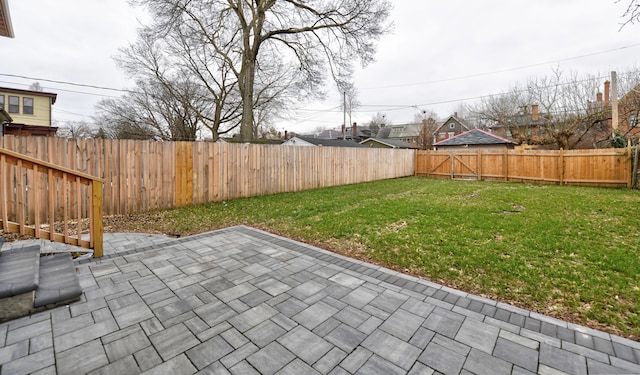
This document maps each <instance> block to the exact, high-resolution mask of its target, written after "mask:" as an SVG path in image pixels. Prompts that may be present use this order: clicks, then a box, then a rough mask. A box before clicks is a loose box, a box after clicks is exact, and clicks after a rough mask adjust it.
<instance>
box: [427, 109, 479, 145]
mask: <svg viewBox="0 0 640 375" xmlns="http://www.w3.org/2000/svg"><path fill="white" fill-rule="evenodd" d="M472 128H473V127H472V126H470V125H469V124H467V123H466V121H464V120H463V119H461V118H459V117H458V113H454V114H453V116H450V117H449V118H448V119H447V120H445V122H443V123H442V125H440V126H439V127H438V128H437V129H436V130H435V131H434V132H433V136H434V144H435V143H438V142H442V141H443V140H445V139H449V138H453V137H455V136H457V135H459V134H462V133H464V132H467V131H469V130H471V129H472Z"/></svg>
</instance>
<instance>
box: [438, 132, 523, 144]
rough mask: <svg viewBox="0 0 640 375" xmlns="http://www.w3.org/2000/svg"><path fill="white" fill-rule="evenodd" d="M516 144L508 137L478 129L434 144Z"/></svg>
mask: <svg viewBox="0 0 640 375" xmlns="http://www.w3.org/2000/svg"><path fill="white" fill-rule="evenodd" d="M502 144H516V143H515V142H513V141H510V140H508V139H505V138H502V137H498V136H497V135H493V134H491V133H489V132H486V131H484V130H480V129H473V130H469V131H468V132H464V133H462V134H460V135H457V136H455V137H452V138H449V139H445V140H444V141H440V142H438V143H436V144H434V146H464V145H502Z"/></svg>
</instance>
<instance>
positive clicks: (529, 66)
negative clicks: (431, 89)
mask: <svg viewBox="0 0 640 375" xmlns="http://www.w3.org/2000/svg"><path fill="white" fill-rule="evenodd" d="M638 46H640V43H637V44H631V45H628V46H622V47H618V48H613V49H609V50H606V51H599V52H593V53H587V54H584V55H578V56H573V57H567V58H564V59H559V60H550V61H545V62H540V63H535V64H529V65H523V66H517V67H513V68H507V69H500V70H494V71H490V72H484V73H477V74H469V75H464V76H459V77H452V78H443V79H437V80H432V81H424V82H414V83H404V84H398V85H387V86H376V87H365V88H362V90H374V89H388V88H397V87H410V86H422V85H430V84H434V83H442V82H451V81H459V80H463V79H469V78H477V77H483V76H489V75H494V74H500V73H507V72H513V71H516V70H523V69H529V68H535V67H538V66H543V65H549V64H554V63H560V62H564V61H571V60H578V59H582V58H585V57H591V56H597V55H602V54H605V53H611V52H616V51H621V50H624V49H628V48H633V47H638Z"/></svg>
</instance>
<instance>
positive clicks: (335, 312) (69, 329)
mask: <svg viewBox="0 0 640 375" xmlns="http://www.w3.org/2000/svg"><path fill="white" fill-rule="evenodd" d="M33 244H34V242H33V241H31V242H29V241H24V242H18V243H9V244H7V243H5V244H4V248H5V249H6V248H11V247H13V248H19V247H24V246H31V245H33ZM47 246H48V247H49V249H47V251H49V252H51V251H64V250H65V248H64V246H63V245H55V244H49V243H48V244H47ZM105 254H106V255H105V257H104V258H102V259H100V260H95V261H94V260H88V259H85V260H82V261H80V262H77V264H76V266H77V269H78V274H79V278H80V284H81V287H82V289H83V295H82V298H81V300H80V301H79V302H76V303H73V304H71V305H69V306H65V307H59V308H57V309H54V310H50V311H45V312H41V313H38V314H35V315H33V316H31V317H25V318H21V319H18V320H14V321H11V322H7V323H3V324H0V374H28V373H47V374H55V373H57V374H67V373H91V374H113V373H118V374H120V373H122V374H125V373H126V374H137V373H145V374H167V373H172V374H194V373H198V372H200V373H214V374H228V373H230V374H536V373H538V374H603V373H615V374H637V373H640V343H637V342H634V341H630V340H627V339H624V338H621V337H617V336H613V335H609V334H608V333H605V332H600V331H596V330H593V329H590V328H587V327H581V326H577V325H574V324H571V323H567V322H563V321H560V320H557V319H554V318H550V317H547V316H544V315H541V314H537V313H532V312H528V311H526V310H522V309H520V308H516V307H513V306H509V305H506V304H503V303H498V302H495V301H491V300H488V299H486V298H482V297H479V296H474V295H468V294H466V293H463V292H460V291H457V290H453V289H450V288H446V287H442V286H440V285H437V284H434V283H432V282H427V281H423V280H419V279H416V278H413V277H409V276H406V275H403V274H400V273H397V272H394V271H390V270H387V269H384V268H381V267H379V266H375V265H369V264H366V263H363V262H361V261H357V260H352V259H349V258H345V257H343V256H340V255H336V254H333V253H330V252H327V251H324V250H321V249H318V248H314V247H312V246H308V245H305V244H301V243H298V242H295V241H291V240H288V239H285V238H282V237H278V236H274V235H271V234H268V233H265V232H262V231H259V230H255V229H252V228H248V227H244V226H240V227H233V228H228V229H224V230H219V231H214V232H210V233H204V234H200V235H196V236H191V237H186V238H179V239H174V238H167V237H163V236H157V235H148V234H105Z"/></svg>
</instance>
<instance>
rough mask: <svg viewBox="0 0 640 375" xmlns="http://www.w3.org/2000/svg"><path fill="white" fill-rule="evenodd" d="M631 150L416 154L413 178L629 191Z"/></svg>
mask: <svg viewBox="0 0 640 375" xmlns="http://www.w3.org/2000/svg"><path fill="white" fill-rule="evenodd" d="M631 169H632V157H631V148H630V147H629V148H626V149H601V150H571V151H563V150H559V151H546V150H545V151H537V150H536V151H515V150H473V151H465V150H455V151H454V150H451V151H418V152H416V175H417V176H429V177H437V178H451V179H454V178H460V179H477V180H501V181H514V182H532V183H546V184H560V185H588V186H610V187H631V176H632V174H631Z"/></svg>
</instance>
